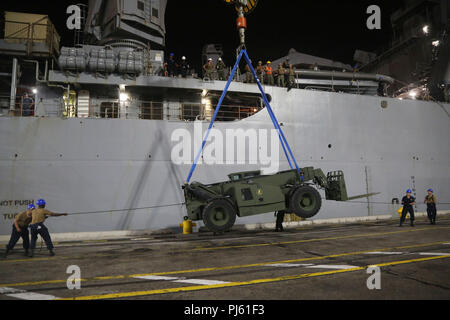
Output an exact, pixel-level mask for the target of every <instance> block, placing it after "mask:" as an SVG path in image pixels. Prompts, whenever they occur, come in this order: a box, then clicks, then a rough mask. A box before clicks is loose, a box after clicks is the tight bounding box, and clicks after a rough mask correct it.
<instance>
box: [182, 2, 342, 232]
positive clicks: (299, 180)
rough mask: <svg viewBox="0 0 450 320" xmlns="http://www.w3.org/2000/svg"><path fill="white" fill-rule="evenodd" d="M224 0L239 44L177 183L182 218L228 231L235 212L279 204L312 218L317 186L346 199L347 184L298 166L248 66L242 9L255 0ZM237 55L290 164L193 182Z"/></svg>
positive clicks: (317, 207) (252, 211)
mask: <svg viewBox="0 0 450 320" xmlns="http://www.w3.org/2000/svg"><path fill="white" fill-rule="evenodd" d="M225 1H226V2H228V3H230V4H233V5H235V6H236V10H237V12H238V19H237V29H238V31H239V38H240V46H239V48H238V50H237V53H238V56H237V59H236V63H235V65H234V68H233V69H232V71H231V74H230V77H229V79H228V82H227V84H226V85H225V89H224V91H223V92H222V96H221V97H220V100H219V103H218V105H217V107H216V110H215V112H214V115H213V117H212V119H211V123H210V125H209V128H208V131H207V133H206V135H205V138H204V139H203V143H202V147H201V149H200V151H199V152H198V154H197V157H196V158H195V160H194V163H193V165H192V168H191V170H190V172H189V176H188V178H187V180H186V181H187V182H186V183H185V184H184V186H183V190H184V197H185V200H186V209H187V216H186V217H185V219H188V220H192V221H199V220H203V222H204V223H205V225H206V227H207V228H208V229H209V230H211V231H213V232H215V233H222V232H225V231H229V230H230V229H231V228H232V227H233V225H234V224H235V222H236V218H237V217H241V218H242V217H248V216H253V215H257V214H263V213H269V212H275V211H283V210H284V211H286V212H288V213H295V214H296V215H297V216H299V217H301V218H305V219H307V218H312V217H314V216H315V215H316V214H317V213H318V212H319V211H320V208H321V206H322V197H321V194H320V193H319V191H318V188H322V189H325V196H326V199H327V200H336V201H347V200H348V196H347V189H346V185H345V179H344V173H343V172H342V171H336V172H330V173H328V175H327V176H325V174H324V173H323V171H322V170H321V169H314V168H312V167H307V168H303V169H300V167H299V166H298V164H297V161H296V160H295V157H294V153H293V152H292V150H291V148H290V146H289V143H288V141H287V139H286V137H285V135H284V132H283V130H282V128H281V126H280V123H279V121H278V120H277V118H276V116H275V114H274V112H273V110H272V107H271V106H270V102H269V100H268V98H267V95H266V93H265V92H264V88H263V87H262V85H261V81H260V80H259V79H258V76H257V74H256V71H255V69H254V68H253V66H252V63H251V60H250V57H249V56H248V53H247V50H246V46H245V29H246V27H247V22H246V18H245V14H246V13H247V14H248V13H250V12H251V11H252V10H253V9H254V7H255V6H256V4H257V2H258V1H251V2H248V1H247V0H225ZM242 58H244V59H245V62H246V63H247V65H248V66H249V67H250V70H251V73H252V75H253V78H254V80H255V82H256V84H257V86H258V88H259V90H260V92H261V98H262V100H263V101H264V105H265V106H266V109H267V111H268V113H269V116H270V119H271V121H272V123H273V125H274V127H275V129H276V130H277V132H278V135H279V138H280V143H281V146H282V148H283V151H284V153H285V155H286V158H287V160H288V162H289V165H290V167H291V170H288V171H282V172H278V173H277V174H274V175H262V174H261V171H250V172H240V173H234V174H230V175H229V176H228V177H229V181H226V182H220V183H215V184H210V185H205V184H201V183H199V182H193V183H190V181H191V178H192V175H193V173H194V171H195V168H196V166H197V163H198V161H199V159H200V157H201V154H202V151H203V149H204V147H205V145H206V142H207V140H208V137H209V134H210V132H211V129H212V128H213V125H214V122H215V121H216V118H217V115H218V113H219V111H220V108H221V106H222V103H223V100H224V98H225V95H226V94H227V91H228V89H229V87H230V85H231V82H232V80H233V78H234V75H235V74H236V71H237V68H238V66H239V63H240V61H241V59H242Z"/></svg>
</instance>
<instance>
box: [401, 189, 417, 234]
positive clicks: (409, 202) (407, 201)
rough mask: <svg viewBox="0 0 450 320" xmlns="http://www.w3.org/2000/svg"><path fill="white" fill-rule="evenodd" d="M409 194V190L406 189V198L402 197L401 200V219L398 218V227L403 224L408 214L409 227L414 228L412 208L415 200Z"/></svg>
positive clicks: (410, 192)
mask: <svg viewBox="0 0 450 320" xmlns="http://www.w3.org/2000/svg"><path fill="white" fill-rule="evenodd" d="M411 194H412V191H411V189H408V190H407V191H406V196H404V197H403V199H402V205H403V212H402V217H401V218H400V227H401V226H402V225H403V223H404V222H405V220H406V215H407V214H408V213H409V217H410V220H411V227H414V208H413V206H414V205H415V204H416V198H414V197H413V196H412V195H411Z"/></svg>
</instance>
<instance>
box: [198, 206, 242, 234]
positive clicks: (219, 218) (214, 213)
mask: <svg viewBox="0 0 450 320" xmlns="http://www.w3.org/2000/svg"><path fill="white" fill-rule="evenodd" d="M203 222H204V223H205V226H206V227H207V228H208V229H209V230H210V231H212V232H217V233H221V232H225V231H229V230H230V229H231V228H232V227H233V226H234V223H235V222H236V209H235V208H234V207H233V205H232V204H231V203H230V202H229V201H227V200H224V199H217V200H213V201H211V202H210V203H208V204H207V205H206V207H205V208H204V209H203Z"/></svg>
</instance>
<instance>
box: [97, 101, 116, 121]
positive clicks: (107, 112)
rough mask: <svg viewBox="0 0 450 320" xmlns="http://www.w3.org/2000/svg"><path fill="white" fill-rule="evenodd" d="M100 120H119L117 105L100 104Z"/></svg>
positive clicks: (109, 103)
mask: <svg viewBox="0 0 450 320" xmlns="http://www.w3.org/2000/svg"><path fill="white" fill-rule="evenodd" d="M100 118H110V119H117V118H119V105H118V104H117V103H115V102H102V104H101V105H100Z"/></svg>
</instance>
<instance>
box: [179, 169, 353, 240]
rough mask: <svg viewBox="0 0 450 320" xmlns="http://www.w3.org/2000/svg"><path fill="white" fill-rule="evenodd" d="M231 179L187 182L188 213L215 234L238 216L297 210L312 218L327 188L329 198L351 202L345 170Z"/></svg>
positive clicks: (248, 174)
mask: <svg viewBox="0 0 450 320" xmlns="http://www.w3.org/2000/svg"><path fill="white" fill-rule="evenodd" d="M228 177H229V181H226V182H220V183H215V184H210V185H204V184H201V183H199V182H193V183H191V184H185V185H184V187H183V189H184V196H185V200H186V208H187V214H188V216H187V217H185V219H189V220H192V221H199V220H203V222H204V223H205V226H206V227H207V228H208V229H209V230H210V231H212V232H214V233H223V232H226V231H229V230H230V229H231V228H232V227H233V226H234V224H235V222H236V218H237V217H240V218H242V217H248V216H254V215H258V214H264V213H269V212H276V211H286V212H288V213H295V214H296V215H297V216H298V217H300V218H304V219H308V218H312V217H314V216H315V215H317V213H318V212H319V211H320V209H321V206H322V197H321V194H320V193H319V191H318V189H324V190H325V197H326V199H327V200H335V201H347V200H348V196H347V189H346V185H345V178H344V173H343V172H342V171H335V172H330V173H328V174H327V175H326V176H325V174H324V173H323V171H322V170H321V169H314V168H313V167H307V168H302V169H301V170H300V172H299V171H297V170H296V169H294V170H288V171H282V172H279V173H277V174H274V175H262V174H261V171H250V172H240V173H233V174H230V175H229V176H228Z"/></svg>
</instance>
